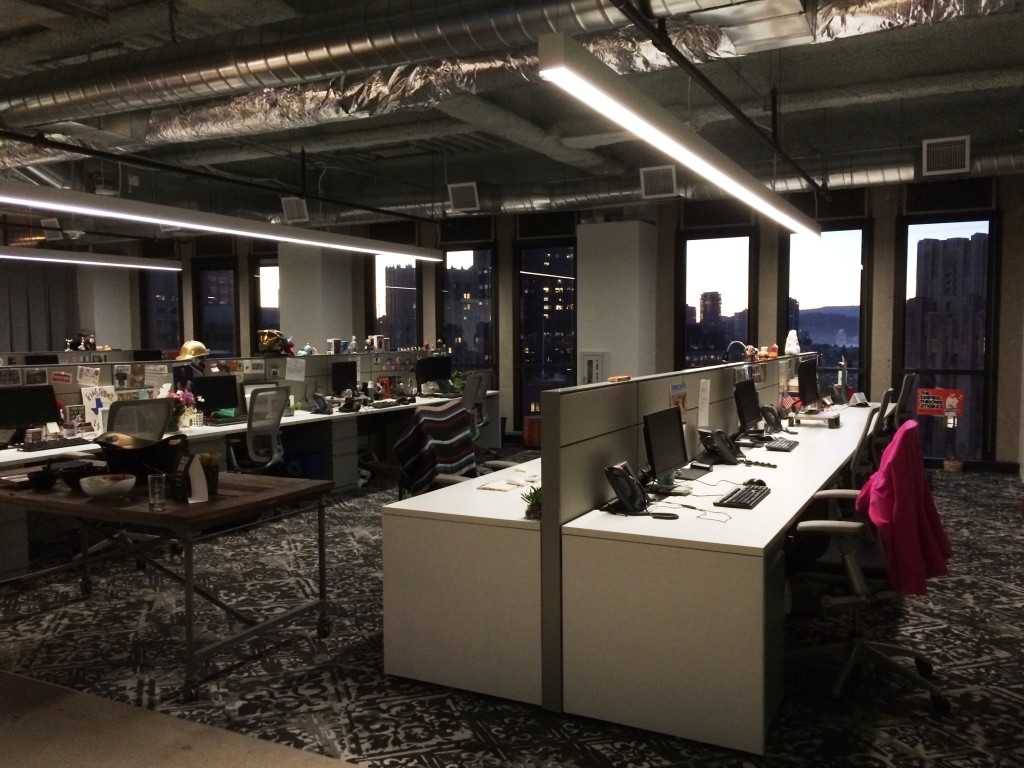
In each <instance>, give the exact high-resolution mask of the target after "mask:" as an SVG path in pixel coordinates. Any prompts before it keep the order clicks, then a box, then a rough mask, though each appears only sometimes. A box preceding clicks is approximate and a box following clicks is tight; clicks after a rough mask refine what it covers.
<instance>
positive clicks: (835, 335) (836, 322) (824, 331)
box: [800, 306, 860, 347]
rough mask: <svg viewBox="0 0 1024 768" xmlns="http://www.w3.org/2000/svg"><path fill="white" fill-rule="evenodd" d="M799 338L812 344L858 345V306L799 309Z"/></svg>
mask: <svg viewBox="0 0 1024 768" xmlns="http://www.w3.org/2000/svg"><path fill="white" fill-rule="evenodd" d="M800 338H801V339H805V338H809V339H810V341H811V343H813V344H834V345H836V346H841V347H842V346H859V344H860V307H857V306H853V307H819V308H817V309H801V310H800Z"/></svg>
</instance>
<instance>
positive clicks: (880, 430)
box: [869, 387, 896, 470]
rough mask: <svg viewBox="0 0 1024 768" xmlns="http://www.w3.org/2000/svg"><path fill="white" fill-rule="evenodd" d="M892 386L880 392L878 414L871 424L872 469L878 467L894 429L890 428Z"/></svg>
mask: <svg viewBox="0 0 1024 768" xmlns="http://www.w3.org/2000/svg"><path fill="white" fill-rule="evenodd" d="M892 393H893V390H892V387H889V389H887V390H885V392H883V393H882V402H881V404H880V406H879V408H878V415H877V416H875V417H874V419H873V421H872V424H871V438H870V441H869V447H870V451H871V464H872V470H876V469H878V464H879V462H881V460H882V452H883V451H884V450H885V447H886V446H887V445H888V444H889V442H890V441H891V440H892V436H893V434H894V433H895V431H896V430H894V429H892V428H891V421H890V419H891V417H892V414H891V413H890V405H892Z"/></svg>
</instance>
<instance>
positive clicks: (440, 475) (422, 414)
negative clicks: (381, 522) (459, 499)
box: [394, 400, 515, 499]
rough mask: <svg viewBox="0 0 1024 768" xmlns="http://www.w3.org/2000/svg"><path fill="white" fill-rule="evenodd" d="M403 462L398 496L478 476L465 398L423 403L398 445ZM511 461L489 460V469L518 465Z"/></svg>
mask: <svg viewBox="0 0 1024 768" xmlns="http://www.w3.org/2000/svg"><path fill="white" fill-rule="evenodd" d="M394 453H395V457H396V458H397V459H398V462H399V471H398V498H399V499H401V498H403V497H404V495H405V494H406V493H408V495H410V496H414V495H416V494H418V493H424V492H426V491H430V490H434V489H436V488H440V487H443V486H445V485H452V484H454V483H458V482H462V481H464V480H468V479H470V478H472V477H476V476H477V474H478V472H479V469H478V465H477V456H476V451H475V450H474V447H473V417H472V416H471V415H470V412H469V411H468V410H467V409H466V406H465V405H464V404H463V402H462V400H449V401H448V402H446V403H443V404H442V405H437V406H434V405H431V406H423V405H421V406H419V407H417V408H415V409H414V410H413V412H412V416H411V417H410V419H409V423H408V425H407V426H406V428H405V429H404V430H403V431H402V434H401V435H399V437H398V440H397V441H396V442H395V446H394ZM514 465H515V462H510V461H486V462H484V463H483V464H482V465H481V466H483V467H485V468H486V469H501V468H504V467H511V466H514Z"/></svg>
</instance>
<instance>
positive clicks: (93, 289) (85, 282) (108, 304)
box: [78, 267, 136, 349]
mask: <svg viewBox="0 0 1024 768" xmlns="http://www.w3.org/2000/svg"><path fill="white" fill-rule="evenodd" d="M133 303H135V302H133V291H132V282H131V271H130V270H127V269H113V268H105V267H79V268H78V314H79V320H80V326H81V327H82V328H88V329H90V330H92V331H93V332H94V333H95V335H96V346H97V347H103V346H110V347H111V348H113V349H132V348H133V342H132V329H133V327H134V326H135V324H136V322H135V320H133V319H132V305H133Z"/></svg>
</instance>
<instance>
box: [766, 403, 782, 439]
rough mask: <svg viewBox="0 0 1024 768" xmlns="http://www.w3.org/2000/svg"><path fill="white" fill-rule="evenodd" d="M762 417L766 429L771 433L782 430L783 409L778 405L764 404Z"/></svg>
mask: <svg viewBox="0 0 1024 768" xmlns="http://www.w3.org/2000/svg"><path fill="white" fill-rule="evenodd" d="M761 418H762V419H764V426H765V431H766V432H768V433H769V434H774V433H775V432H781V431H782V411H780V410H779V407H778V406H777V405H771V404H769V405H762V406H761Z"/></svg>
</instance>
